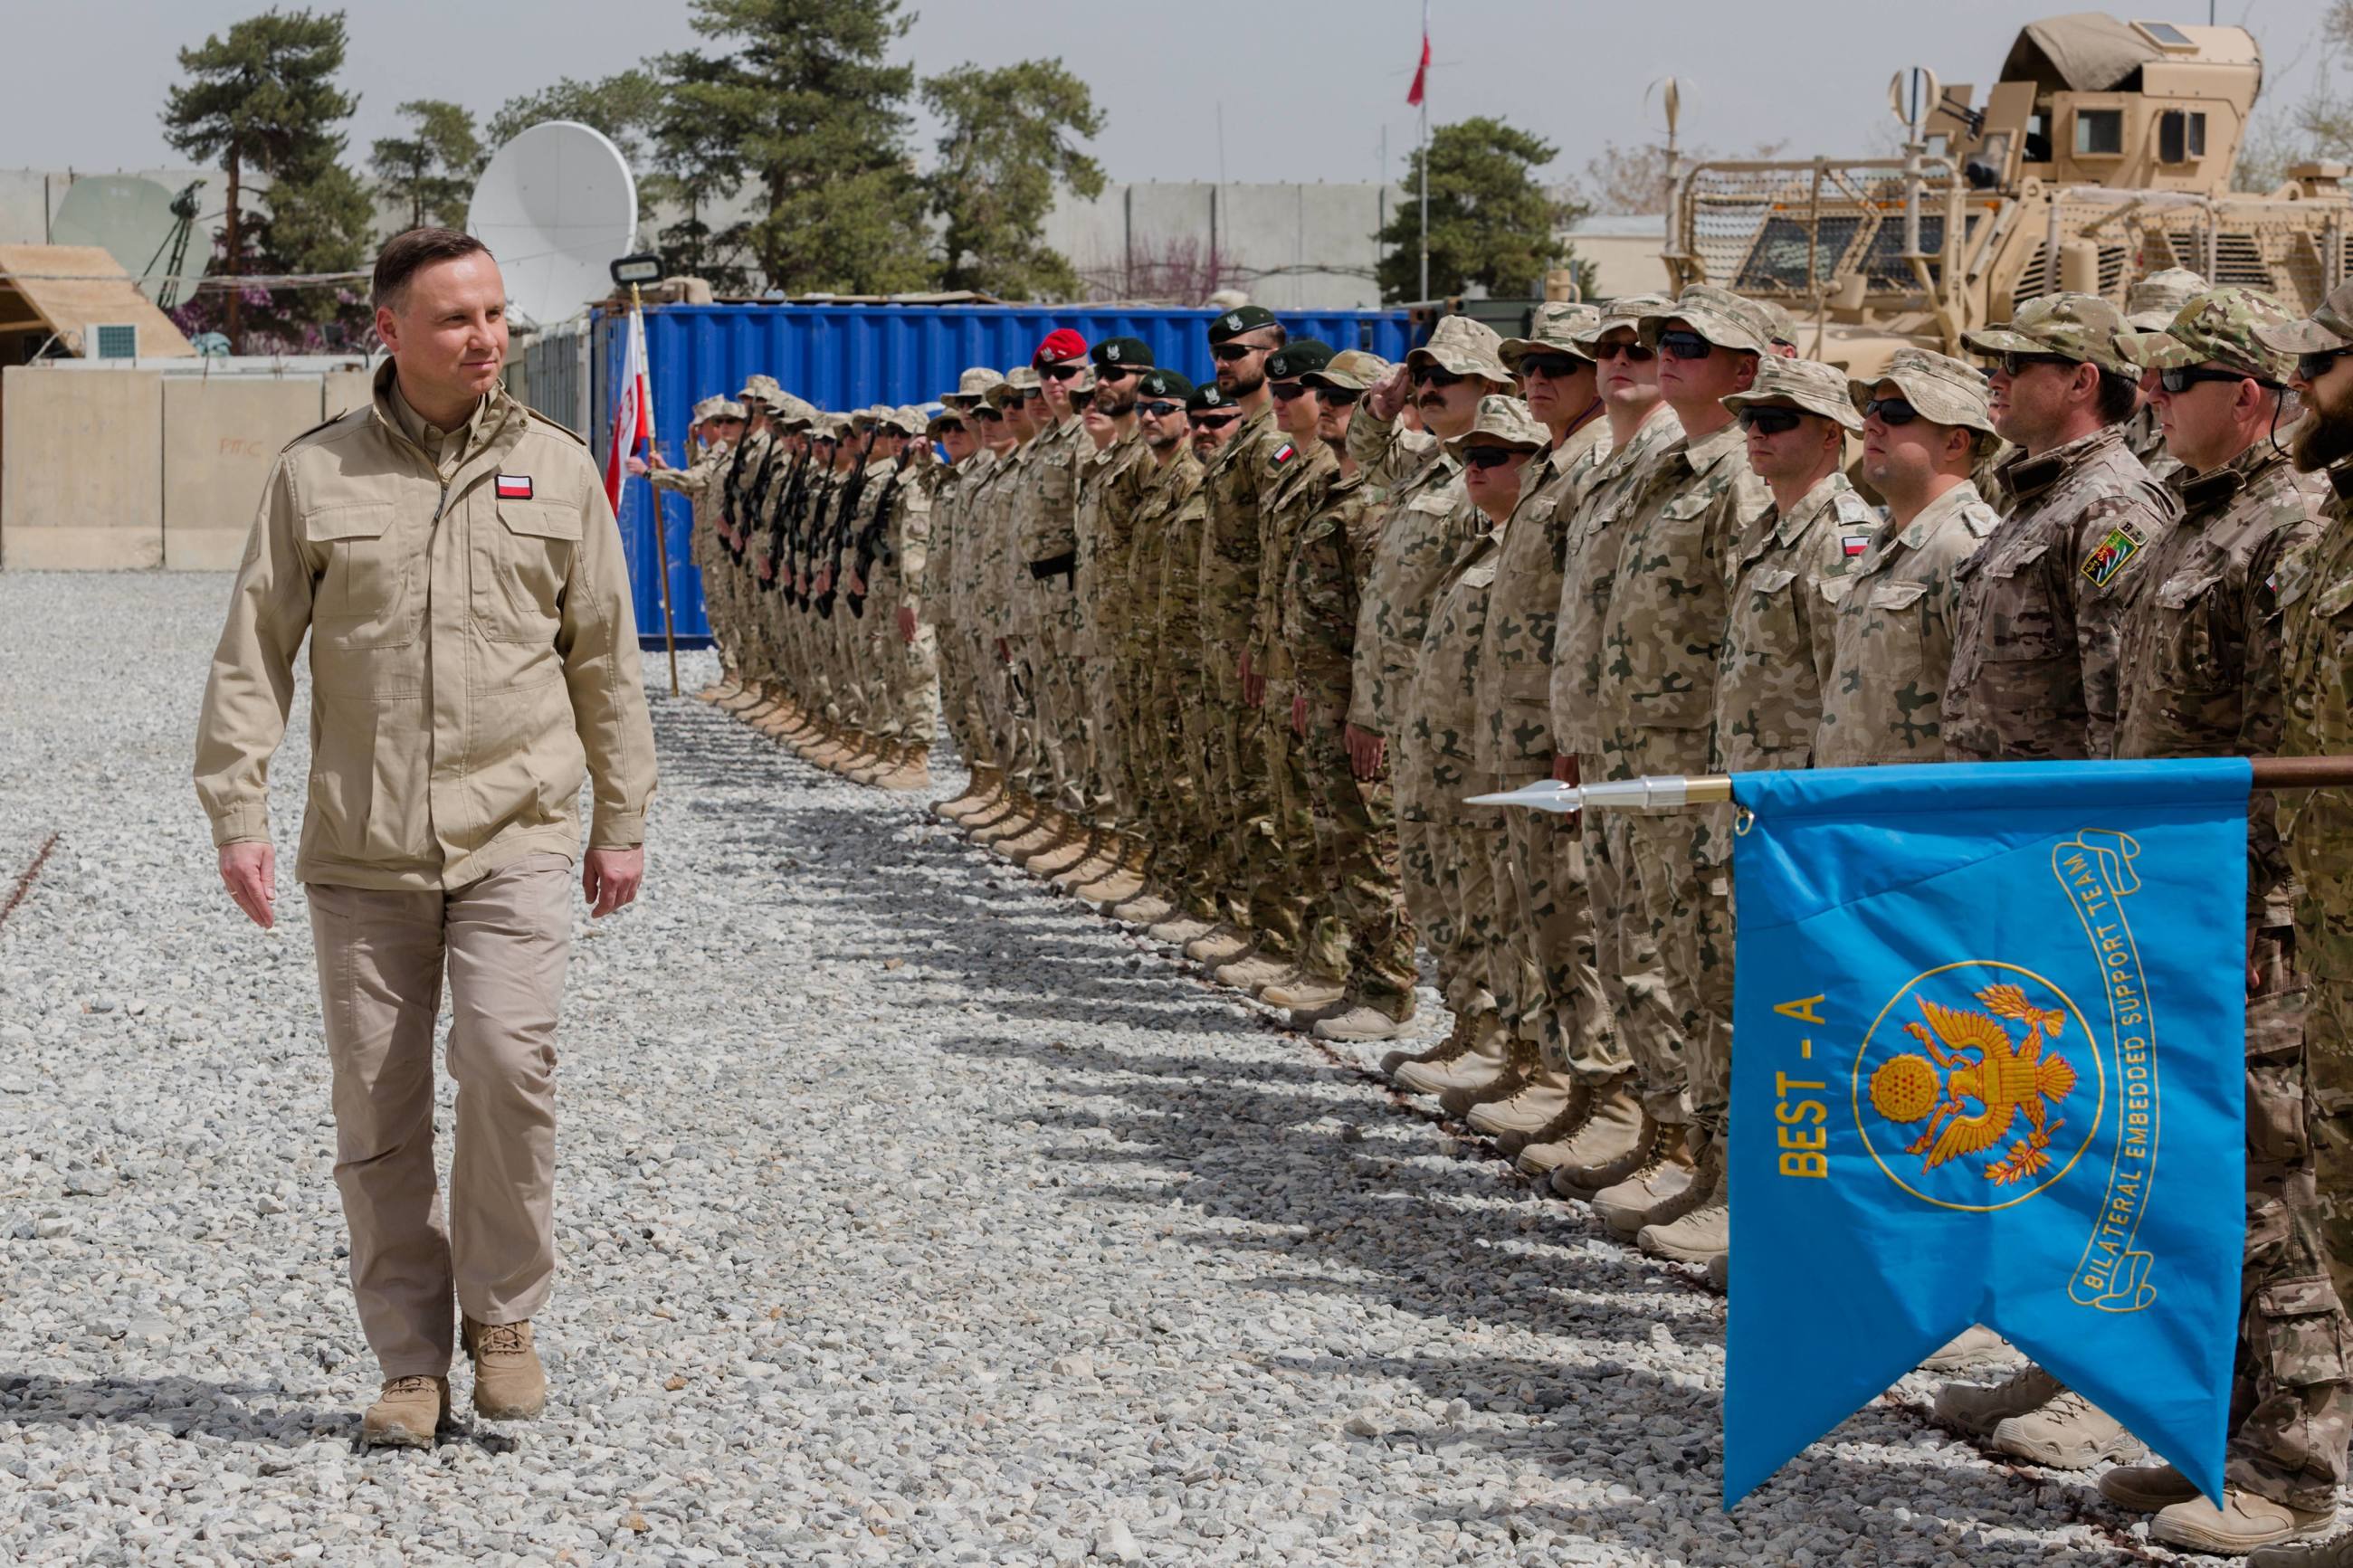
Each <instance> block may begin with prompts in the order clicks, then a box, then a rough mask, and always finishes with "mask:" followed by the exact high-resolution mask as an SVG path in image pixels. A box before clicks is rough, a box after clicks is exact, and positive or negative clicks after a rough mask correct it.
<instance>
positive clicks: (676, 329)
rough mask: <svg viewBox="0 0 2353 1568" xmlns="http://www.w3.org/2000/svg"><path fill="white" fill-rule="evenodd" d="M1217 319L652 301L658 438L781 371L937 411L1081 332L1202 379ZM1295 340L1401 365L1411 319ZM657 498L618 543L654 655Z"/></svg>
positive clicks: (824, 401)
mask: <svg viewBox="0 0 2353 1568" xmlns="http://www.w3.org/2000/svg"><path fill="white" fill-rule="evenodd" d="M1216 315H1217V312H1216V311H1215V310H1111V309H1089V308H1085V307H1081V306H1071V307H1070V308H1068V309H1061V310H1058V309H1050V308H1041V307H1033V306H1012V305H953V306H927V305H649V306H648V307H647V308H646V352H647V353H648V354H649V356H650V358H651V360H652V363H653V383H654V388H653V390H654V416H655V419H656V421H657V426H656V430H655V435H656V437H657V439H658V440H659V443H660V446H661V451H662V455H663V456H664V457H665V458H669V459H670V461H671V462H673V463H676V462H681V461H682V460H683V459H684V454H685V452H686V426H687V424H688V421H689V419H690V418H691V416H692V414H693V412H694V405H695V404H696V403H698V402H700V401H701V400H702V399H703V398H705V397H708V396H711V395H712V394H714V393H723V394H726V395H730V396H733V395H734V394H735V393H736V392H737V391H738V390H739V389H740V388H741V387H742V386H743V384H744V380H745V378H746V377H748V376H752V375H754V374H767V375H773V376H775V377H776V379H777V380H778V381H780V382H782V383H783V384H784V385H785V388H786V391H789V392H792V393H795V394H797V395H799V396H802V397H805V398H807V399H808V400H809V401H810V402H811V403H814V404H816V405H818V407H820V408H834V409H840V408H862V407H865V406H866V405H870V404H875V403H888V404H892V405H899V404H907V403H928V402H930V401H931V400H932V399H934V398H935V397H937V396H938V395H940V394H941V393H943V392H950V391H953V390H955V384H956V377H957V376H959V375H961V374H963V373H964V371H965V367H966V366H967V365H976V364H985V365H993V366H995V367H997V369H999V370H1005V369H1009V368H1011V367H1012V366H1014V365H1018V364H1027V363H1029V356H1030V354H1031V353H1033V352H1035V350H1036V349H1037V347H1038V343H1039V340H1041V339H1043V338H1044V337H1045V335H1046V334H1047V333H1048V332H1050V331H1053V330H1054V329H1055V328H1056V327H1072V328H1075V329H1077V330H1078V331H1080V332H1081V333H1082V334H1083V335H1084V336H1085V338H1086V340H1087V342H1091V343H1092V342H1101V341H1102V340H1103V339H1104V338H1116V337H1132V338H1141V339H1143V340H1144V341H1145V342H1147V343H1149V344H1151V345H1152V353H1153V358H1154V360H1155V363H1160V364H1164V365H1170V366H1173V367H1175V368H1176V370H1179V371H1181V372H1183V373H1184V374H1186V375H1187V376H1190V377H1191V378H1192V379H1194V380H1196V381H1206V380H1208V377H1209V374H1210V371H1211V368H1212V366H1211V363H1210V360H1209V340H1208V330H1207V329H1208V322H1209V321H1211V320H1212V319H1213V318H1215V317H1216ZM1278 315H1279V317H1280V319H1281V321H1282V324H1283V327H1284V329H1285V330H1286V331H1289V332H1290V333H1291V335H1292V336H1293V337H1294V338H1321V339H1323V340H1324V342H1328V343H1330V344H1331V345H1332V346H1333V347H1335V348H1340V349H1348V348H1363V349H1370V350H1372V352H1373V353H1377V354H1379V355H1380V356H1381V357H1382V358H1384V359H1390V360H1396V359H1402V358H1404V357H1405V353H1406V350H1407V349H1408V348H1409V346H1410V345H1411V342H1412V341H1413V340H1412V336H1411V334H1412V332H1413V324H1412V322H1411V321H1409V319H1408V317H1407V315H1406V312H1405V311H1403V310H1321V311H1316V310H1285V311H1281V312H1278ZM621 326H622V319H621V318H620V317H619V316H617V315H612V316H605V317H602V318H600V319H599V320H598V321H597V322H596V374H595V377H594V381H593V384H594V387H595V393H596V395H595V398H594V400H593V403H592V406H591V408H590V411H589V413H590V419H589V428H588V430H587V431H586V435H587V437H588V439H589V443H590V445H591V446H592V447H595V449H596V460H597V462H598V463H599V464H600V465H601V464H602V463H603V462H604V458H605V447H606V445H607V442H608V441H609V440H610V439H611V437H612V428H613V400H614V398H615V396H616V395H617V390H618V387H617V383H618V380H619V377H620V374H621V354H622V337H621ZM654 500H655V497H654V492H653V489H652V487H651V486H649V484H647V483H646V481H644V480H643V479H631V480H630V481H628V484H627V485H625V486H624V487H623V488H622V492H621V518H620V521H621V542H622V545H623V547H624V548H625V549H626V550H627V552H628V558H629V582H630V586H631V588H632V590H633V591H634V593H635V595H636V600H637V614H638V633H639V636H640V637H641V639H642V640H643V641H645V642H646V643H647V644H648V645H649V646H651V647H659V646H660V642H661V625H662V608H661V592H660V584H659V573H658V572H657V571H656V569H655V565H654V560H655V552H654V536H653V530H654V516H655V511H654ZM692 519H693V508H692V507H691V505H689V504H688V502H687V500H686V498H685V497H683V496H678V495H672V496H670V497H668V498H667V499H666V501H665V503H664V504H663V506H662V508H661V525H662V542H663V544H664V545H665V546H666V547H667V548H668V550H669V552H670V609H671V613H672V615H673V617H674V621H675V625H676V626H677V629H678V636H679V639H680V641H681V642H682V643H685V644H687V645H689V646H693V645H696V644H699V643H702V642H703V641H706V640H707V639H708V638H709V637H710V635H711V626H710V622H709V620H708V618H707V617H706V616H705V615H704V613H703V607H702V577H701V574H699V573H697V572H696V571H695V569H694V564H693V563H692V562H691V561H690V560H688V558H687V535H688V531H689V530H690V528H691V523H692Z"/></svg>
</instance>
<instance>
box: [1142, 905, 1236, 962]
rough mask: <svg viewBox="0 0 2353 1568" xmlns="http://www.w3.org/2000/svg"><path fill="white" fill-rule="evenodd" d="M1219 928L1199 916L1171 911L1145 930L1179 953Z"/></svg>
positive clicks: (1154, 939) (1155, 939)
mask: <svg viewBox="0 0 2353 1568" xmlns="http://www.w3.org/2000/svg"><path fill="white" fill-rule="evenodd" d="M1217 929H1218V928H1217V927H1216V926H1214V925H1212V924H1210V923H1209V922H1208V921H1205V920H1203V919H1201V918H1200V917H1199V916H1198V915H1194V914H1189V913H1187V911H1185V910H1170V911H1169V912H1168V913H1167V914H1166V915H1165V916H1163V917H1162V918H1161V919H1159V920H1156V921H1153V922H1152V923H1151V924H1150V925H1148V926H1146V927H1145V928H1144V934H1145V935H1146V936H1148V937H1150V938H1151V939H1152V940H1153V941H1155V942H1159V943H1160V944H1162V945H1163V946H1165V947H1173V948H1175V949H1176V950H1177V951H1178V952H1183V951H1184V950H1185V949H1186V948H1187V947H1190V946H1191V945H1192V944H1193V943H1195V942H1198V941H1200V940H1201V939H1202V938H1203V937H1205V936H1207V935H1208V934H1209V933H1210V932H1211V931H1215V930H1217Z"/></svg>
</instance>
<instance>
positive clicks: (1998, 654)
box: [1944, 425, 2179, 762]
mask: <svg viewBox="0 0 2353 1568" xmlns="http://www.w3.org/2000/svg"><path fill="white" fill-rule="evenodd" d="M2002 484H2003V487H2004V488H2005V489H2007V490H2008V491H2009V492H2010V495H2011V496H2012V497H2013V498H2015V499H2014V500H2013V501H2012V503H2011V507H2010V514H2009V515H2008V516H2007V517H2005V518H2003V519H2002V522H2001V526H2000V528H1998V529H1996V530H1995V531H1994V533H1993V537H1992V538H1990V539H1989V540H1987V541H1986V542H1985V547H1984V548H1983V549H1981V550H1979V551H1978V552H1977V553H1976V554H1974V555H1972V556H1970V557H1969V558H1968V560H1966V561H1964V562H1962V563H1959V564H1958V565H1957V566H1956V567H1954V569H1953V570H1954V574H1955V575H1956V576H1957V577H1958V578H1959V579H1960V582H1961V611H1960V616H1959V619H1958V621H1957V625H1956V628H1955V631H1954V635H1953V669H1952V674H1951V677H1950V678H1949V679H1948V680H1947V683H1946V686H1945V701H1944V724H1945V747H1946V750H1947V752H1948V753H1949V754H1950V755H1951V757H1952V759H1953V760H1954V761H1956V762H1990V761H2000V762H2012V761H2018V762H2039V761H2051V760H2057V759H2064V758H2073V757H2094V758H2098V757H2105V756H2107V755H2109V754H2110V752H2111V751H2112V749H2113V747H2114V744H2115V738H2116V674H2117V668H2118V664H2117V654H2118V636H2119V633H2120V632H2121V631H2122V629H2123V626H2124V620H2125V613H2126V610H2127V609H2129V608H2130V607H2131V605H2132V601H2133V600H2134V599H2135V598H2136V597H2137V596H2138V595H2139V594H2140V592H2141V590H2142V587H2143V585H2144V584H2146V583H2147V581H2148V575H2149V574H2148V572H2147V558H2148V555H2149V553H2150V546H2152V545H2154V544H2156V543H2157V542H2158V541H2160V540H2162V539H2163V538H2164V537H2165V533H2166V531H2167V530H2168V529H2170V528H2171V527H2172V526H2173V519H2174V516H2175V514H2176V512H2177V511H2178V510H2179V502H2178V501H2177V500H2175V499H2174V495H2173V492H2172V491H2171V490H2168V489H2166V488H2165V487H2164V486H2163V485H2161V484H2158V482H2157V481H2156V480H2155V479H2150V478H2149V477H2148V470H2147V468H2143V467H2141V463H2140V459H2139V458H2136V457H2134V456H2133V455H2132V453H2131V452H2130V451H2128V450H2127V449H2126V447H2125V443H2124V435H2123V432H2122V431H2120V430H2119V429H2118V428H2117V427H2116V426H2113V425H2111V426H2105V428H2103V429H2099V430H2095V431H2094V432H2093V433H2092V434H2091V435H2089V436H2084V437H2080V438H2078V439H2076V440H2073V441H2070V442H2069V443H2067V445H2065V446H2063V447H2059V448H2057V449H2056V450H2053V451H2049V452H2045V453H2043V454H2042V456H2041V457H2039V458H2026V457H2020V458H2014V459H2013V460H2011V461H2010V463H2008V464H2006V465H2005V466H2004V467H2003V468H2002Z"/></svg>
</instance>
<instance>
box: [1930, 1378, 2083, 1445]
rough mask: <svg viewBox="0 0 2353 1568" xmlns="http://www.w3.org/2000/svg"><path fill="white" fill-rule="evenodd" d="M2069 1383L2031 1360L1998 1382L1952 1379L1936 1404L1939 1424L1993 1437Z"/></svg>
mask: <svg viewBox="0 0 2353 1568" xmlns="http://www.w3.org/2000/svg"><path fill="white" fill-rule="evenodd" d="M2065 1390H2066V1384H2063V1383H2061V1382H2060V1381H2059V1380H2058V1379H2057V1378H2055V1377H2053V1376H2052V1375H2051V1374H2050V1373H2047V1372H2045V1371H2043V1370H2042V1368H2041V1367H2039V1366H2036V1365H2034V1364H2033V1363H2031V1362H2030V1363H2027V1364H2026V1365H2025V1366H2022V1367H2021V1368H2019V1369H2018V1371H2016V1372H2014V1373H2010V1375H2009V1376H2008V1377H2006V1378H2004V1379H2002V1380H2001V1381H2000V1383H1995V1384H1978V1383H1948V1384H1945V1386H1944V1387H1942V1388H1940V1389H1938V1390H1937V1391H1936V1404H1935V1405H1934V1406H1933V1409H1934V1410H1935V1413H1936V1421H1937V1423H1938V1424H1939V1425H1941V1426H1949V1427H1951V1428H1952V1429H1953V1430H1954V1431H1956V1432H1960V1433H1963V1434H1966V1435H1967V1436H1971V1437H1989V1436H1992V1435H1993V1429H1994V1428H1995V1427H1997V1426H2000V1425H2001V1424H2002V1423H2003V1422H2005V1421H2007V1420H2009V1419H2010V1417H2011V1416H2013V1415H2027V1414H2029V1413H2031V1412H2032V1411H2036V1410H2040V1409H2042V1407H2043V1406H2044V1405H2048V1404H2050V1403H2051V1401H2052V1400H2053V1399H2056V1398H2058V1397H2059V1395H2060V1394H2063V1393H2064V1392H2065Z"/></svg>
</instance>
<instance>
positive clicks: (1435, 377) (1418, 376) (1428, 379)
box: [1413, 364, 1464, 386]
mask: <svg viewBox="0 0 2353 1568" xmlns="http://www.w3.org/2000/svg"><path fill="white" fill-rule="evenodd" d="M1463 379H1464V378H1463V377H1461V376H1459V375H1457V374H1454V373H1453V372H1452V371H1451V370H1440V369H1439V368H1438V367H1437V366H1436V365H1434V364H1418V365H1416V366H1414V367H1413V384H1415V385H1416V386H1460V385H1461V384H1462V382H1463Z"/></svg>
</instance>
